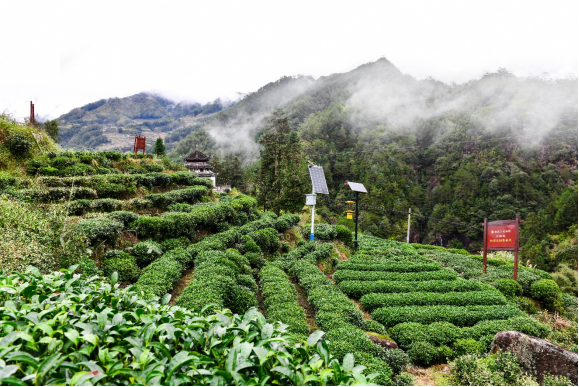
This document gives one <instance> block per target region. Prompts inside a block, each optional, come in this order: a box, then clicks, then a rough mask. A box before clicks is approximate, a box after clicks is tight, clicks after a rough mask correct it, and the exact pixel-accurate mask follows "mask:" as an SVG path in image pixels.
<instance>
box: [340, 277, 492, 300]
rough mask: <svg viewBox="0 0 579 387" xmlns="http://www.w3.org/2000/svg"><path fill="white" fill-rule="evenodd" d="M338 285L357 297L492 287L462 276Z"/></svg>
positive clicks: (461, 290) (345, 282) (473, 289)
mask: <svg viewBox="0 0 579 387" xmlns="http://www.w3.org/2000/svg"><path fill="white" fill-rule="evenodd" d="M338 287H339V288H340V290H341V291H342V292H344V293H345V294H346V295H348V296H349V297H353V298H357V299H359V298H361V297H362V296H364V295H366V294H370V293H409V292H430V293H432V292H437V293H447V292H471V291H475V290H489V289H492V287H491V286H490V285H487V284H483V283H481V282H475V281H467V280H463V279H460V278H457V279H456V280H453V281H446V280H431V281H342V282H340V284H339V285H338Z"/></svg>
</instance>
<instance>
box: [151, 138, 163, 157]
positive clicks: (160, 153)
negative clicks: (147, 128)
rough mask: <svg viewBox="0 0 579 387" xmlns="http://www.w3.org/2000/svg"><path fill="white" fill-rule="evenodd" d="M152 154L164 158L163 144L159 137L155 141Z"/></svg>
mask: <svg viewBox="0 0 579 387" xmlns="http://www.w3.org/2000/svg"><path fill="white" fill-rule="evenodd" d="M153 153H154V154H156V155H157V156H159V157H162V156H165V144H164V143H163V139H162V138H161V137H159V138H157V141H155V147H154V148H153Z"/></svg>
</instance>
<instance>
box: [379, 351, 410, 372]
mask: <svg viewBox="0 0 579 387" xmlns="http://www.w3.org/2000/svg"><path fill="white" fill-rule="evenodd" d="M383 357H384V361H385V362H386V364H388V365H389V366H390V368H391V369H392V372H394V374H395V375H396V374H399V373H400V372H402V371H405V370H406V367H408V364H409V363H410V357H409V356H408V354H407V353H406V352H404V351H403V350H401V349H398V348H396V349H387V350H386V351H385V354H384V356H383Z"/></svg>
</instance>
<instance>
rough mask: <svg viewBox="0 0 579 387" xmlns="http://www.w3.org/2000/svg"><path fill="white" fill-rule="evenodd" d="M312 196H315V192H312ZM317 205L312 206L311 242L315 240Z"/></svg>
mask: <svg viewBox="0 0 579 387" xmlns="http://www.w3.org/2000/svg"><path fill="white" fill-rule="evenodd" d="M312 194H315V192H312ZM315 208H316V205H315V204H314V205H313V206H312V228H311V230H310V240H312V241H313V240H314V211H315Z"/></svg>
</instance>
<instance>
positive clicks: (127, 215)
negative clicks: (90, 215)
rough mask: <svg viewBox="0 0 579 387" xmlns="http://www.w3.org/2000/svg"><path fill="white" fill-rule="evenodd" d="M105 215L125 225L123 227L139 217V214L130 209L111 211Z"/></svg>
mask: <svg viewBox="0 0 579 387" xmlns="http://www.w3.org/2000/svg"><path fill="white" fill-rule="evenodd" d="M105 216H106V217H107V218H109V219H112V220H116V221H117V222H121V223H122V224H123V225H124V226H125V228H127V227H129V225H130V224H131V223H133V222H134V221H135V220H137V219H139V215H137V214H135V213H134V212H130V211H113V212H111V213H110V214H107V215H105Z"/></svg>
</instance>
